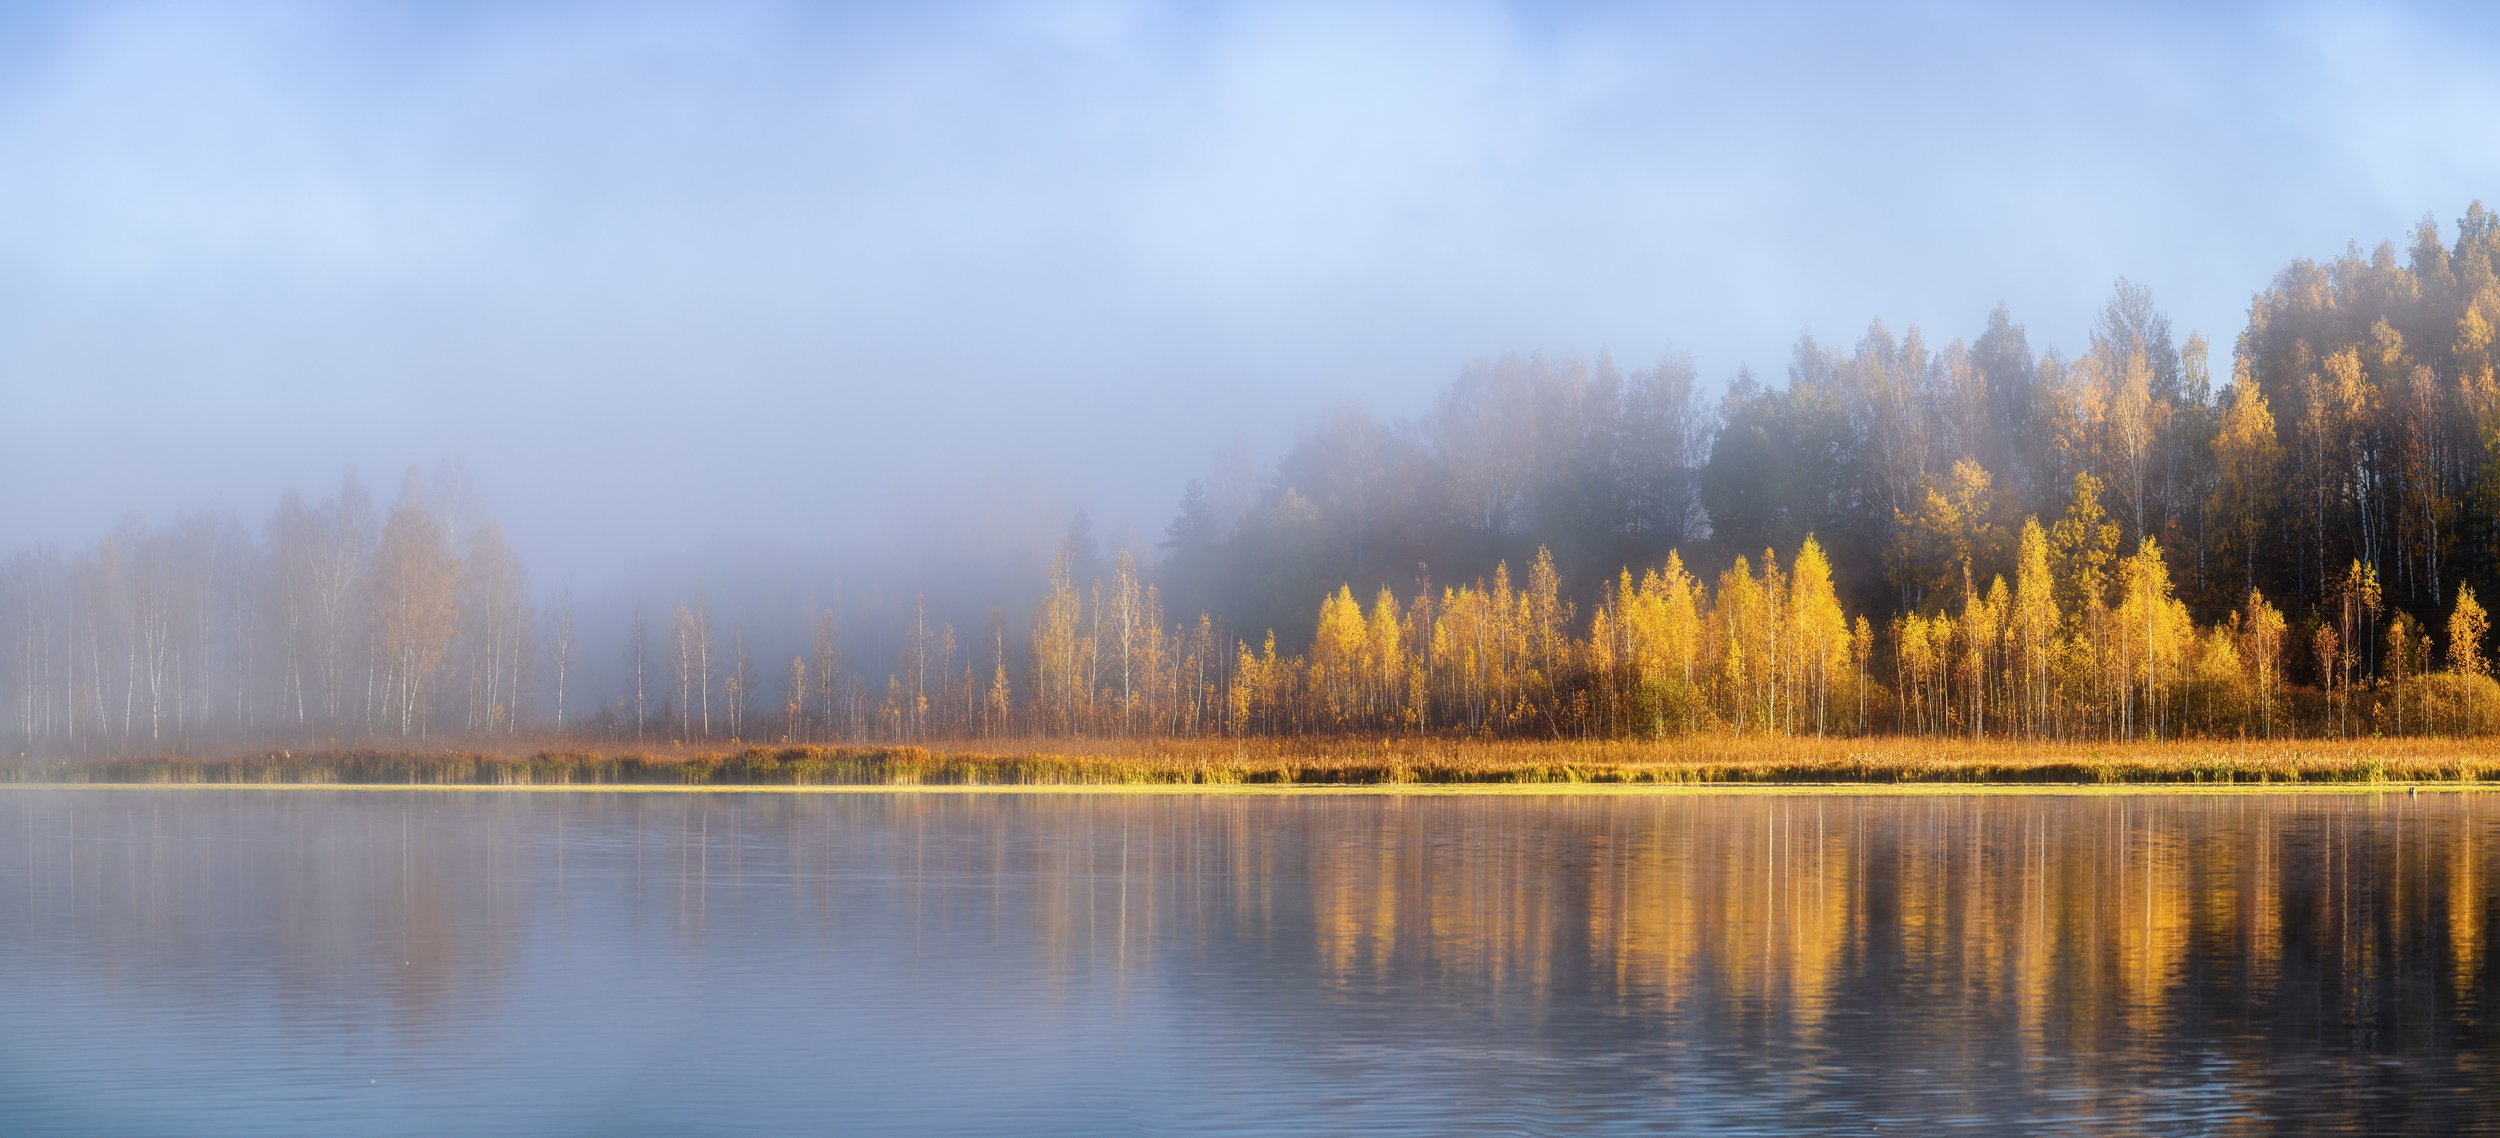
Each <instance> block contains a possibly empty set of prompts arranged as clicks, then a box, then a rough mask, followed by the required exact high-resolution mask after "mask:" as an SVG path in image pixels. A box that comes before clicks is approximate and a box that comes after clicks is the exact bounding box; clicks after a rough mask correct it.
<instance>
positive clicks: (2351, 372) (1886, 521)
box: [0, 203, 2500, 753]
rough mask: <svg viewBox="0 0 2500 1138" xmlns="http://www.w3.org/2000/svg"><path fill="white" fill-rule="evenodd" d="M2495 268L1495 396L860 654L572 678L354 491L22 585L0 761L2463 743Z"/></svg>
mask: <svg viewBox="0 0 2500 1138" xmlns="http://www.w3.org/2000/svg"><path fill="white" fill-rule="evenodd" d="M2496 260H2500V218H2495V217H2494V215H2493V214H2492V213H2491V212H2490V211H2488V210H2486V209H2485V208H2484V207H2483V206H2482V205H2481V204H2480V203H2476V204H2474V205H2472V206H2470V207H2469V208H2468V209H2467V210H2466V212H2465V215H2464V216H2463V217H2462V218H2461V219H2459V220H2458V222H2457V223H2456V225H2455V227H2454V232H2453V234H2451V235H2443V234H2442V231H2441V229H2440V227H2439V226H2438V225H2437V224H2436V223H2435V222H2434V221H2431V220H2429V219H2425V220H2424V221H2423V222H2422V223H2421V225H2420V226H2419V227H2418V228H2417V229H2416V230H2415V231H2414V232H2413V233H2412V234H2411V235H2410V236H2409V238H2408V239H2407V240H2406V242H2405V243H2404V245H2403V247H2402V248H2399V247H2398V246H2397V245H2395V244H2393V243H2387V244H2381V245H2379V246H2377V247H2376V248H2374V249H2371V250H2369V251H2368V252H2366V253H2365V252H2363V251H2362V250H2361V249H2359V248H2358V247H2354V248H2351V249H2348V250H2347V251H2346V252H2345V253H2344V254H2343V255H2342V256H2340V257H2337V258H2335V259H2333V260H2332V261H2328V262H2324V263H2320V262H2315V261H2309V260H2300V261H2295V262H2293V263H2291V264H2290V265H2288V266H2286V267H2285V268H2284V269H2283V270H2282V271H2281V272H2280V273H2279V274H2277V275H2276V277H2275V278H2274V280H2273V281H2271V282H2270V283H2268V284H2267V285H2266V286H2265V287H2264V288H2263V289H2261V290H2260V291H2258V292H2257V293H2256V294H2255V296H2254V297H2253V299H2252V301H2251V303H2250V306H2249V316H2248V322H2247V324H2246V326H2245V327H2244V328H2242V329H2240V330H2239V332H2238V334H2237V336H2236V337H2235V339H2234V340H2233V342H2232V344H2231V346H2230V351H2229V353H2228V361H2227V375H2226V376H2225V377H2224V378H2222V379H2221V380H2219V381H2217V379H2216V375H2215V371H2216V367H2217V361H2216V359H2215V358H2214V353H2213V350H2212V345H2211V344H2209V343H2208V341H2207V340H2205V339H2204V338H2203V337H2202V336H2201V335H2198V334H2196V333H2194V332H2190V333H2187V334H2186V335H2184V336H2180V335H2176V334H2174V330H2173V328H2172V327H2171V325H2170V322H2169V320H2168V318H2167V317H2166V316H2164V315H2163V314H2162V312H2161V311H2160V309H2159V308H2158V306H2157V305H2156V303H2155V299H2154V298H2153V297H2152V296H2151V294H2150V293H2148V292H2147V291H2146V290H2144V289H2142V288H2140V287H2137V286H2135V285H2133V284H2130V283H2127V282H2125V281H2121V282H2119V283H2118V285H2117V286H2116V288H2115V289H2114V291H2113V293H2112V295H2111V297H2110V298H2109V300H2108V302H2107V304H2106V305H2105V306H2104V307H2103V308H2102V309H2101V311H2100V312H2099V314H2098V316H2097V319H2096V320H2095V321H2094V322H2093V323H2092V326H2091V332H2090V335H2089V338H2088V341H2087V342H2086V343H2085V344H2084V345H2083V346H2082V350H2081V351H2079V352H2077V353H2075V354H2073V355H2071V356H2067V355H2061V354H2058V353H2054V352H2050V353H2042V352H2035V351H2034V350H2033V348H2032V347H2031V344H2030V342H2029V340H2028V338H2027V336H2026V333H2025V330H2024V327H2023V326H2022V325H2021V324H2020V323H2018V322H2017V321H2016V320H2015V319H2014V317H2013V315H2012V314H2011V313H2009V312H2007V311H2006V310H2005V309H2003V308H2002V307H2000V308H1998V309H1997V310H1996V311H1995V312H1993V313H1990V314H1989V315H1988V317H1987V318H1986V320H1985V321H1984V323H1983V324H1982V325H1981V326H1980V328H1979V329H1978V331H1977V334H1976V335H1975V336H1973V337H1971V338H1969V339H1967V340H1961V339H1957V340H1952V341H1949V342H1945V343H1942V344H1937V343H1933V342H1931V341H1930V340H1929V339H1928V337H1927V336H1926V335H1925V334H1924V333H1923V332H1922V331H1920V330H1919V329H1917V328H1908V329H1905V330H1903V331H1900V332H1898V333H1896V332H1894V331H1893V330H1892V329H1890V328H1888V327H1887V326H1885V325H1884V324H1882V323H1880V322H1878V323H1875V324H1873V325H1871V326H1870V327H1869V328H1868V330H1867V331H1866V333H1865V334H1864V335H1862V336H1860V337H1859V338H1858V339H1857V340H1856V341H1855V342H1854V343H1851V344H1848V345H1846V346H1836V345H1827V344H1824V343H1821V342H1818V341H1815V340H1813V339H1811V338H1808V339H1803V340H1801V341H1800V342H1799V343H1798V344H1797V346H1796V348H1795V351H1794V354H1793V356H1792V358H1791V360H1790V361H1789V364H1788V367H1787V375H1786V377H1785V379H1784V381H1782V382H1777V383H1770V382H1764V381H1763V380H1761V379H1759V378H1757V377H1755V376H1754V375H1752V374H1751V373H1749V372H1746V373H1739V374H1738V375H1737V376H1735V377H1734V378H1733V379H1732V380H1730V381H1729V382H1728V383H1727V384H1726V385H1725V386H1724V388H1723V389H1722V390H1721V391H1720V392H1719V393H1718V394H1716V395H1715V396H1714V395H1713V394H1712V393H1711V392H1710V391H1709V390H1708V389H1707V387H1706V385H1705V384H1704V383H1703V382H1702V381H1701V379H1700V377H1698V376H1697V375H1696V374H1695V371H1694V368H1693V367H1692V366H1691V364H1690V363H1689V362H1687V361H1685V360H1682V359H1680V358H1668V359H1664V360H1661V361H1658V362H1655V363H1654V364H1651V365H1649V366H1646V367H1632V368H1625V367H1622V366H1619V365H1618V364H1616V363H1615V362H1614V361H1612V360H1611V359H1608V358H1606V357H1603V356H1601V357H1598V358H1597V359H1596V360H1594V361H1588V360H1582V359H1579V358H1574V357H1564V356H1547V355H1532V356H1520V357H1505V358H1501V359H1497V360H1491V361H1486V362H1484V363H1481V364H1478V365H1475V366H1472V367H1470V368H1468V369H1466V370H1465V371H1464V372H1463V373H1462V374H1461V375H1460V376H1459V377H1458V378H1457V379H1456V380H1455V381H1454V382H1453V383H1452V384H1451V385H1450V386H1449V387H1448V389H1447V390H1446V391H1444V392H1443V393H1442V395H1441V396H1440V398H1439V399H1438V400H1437V402H1436V403H1435V404H1434V405H1433V406H1432V407H1431V408H1430V409H1429V410H1428V411H1426V412H1425V413H1423V414H1421V415H1418V416H1416V417H1414V418H1412V419H1409V420H1405V421H1400V422H1389V421H1384V420H1381V419H1379V418H1377V417H1375V416H1374V415H1372V414H1371V413H1370V412H1368V411H1365V410H1363V409H1361V408H1351V407H1350V408H1345V409H1341V410H1339V411H1337V412H1334V413H1331V414H1329V415H1327V416H1324V417H1322V418H1320V419H1318V420H1316V421H1314V422H1313V423H1312V424H1311V425H1310V426H1309V427H1308V428H1307V429H1306V430H1305V431H1304V432H1303V433H1302V434H1301V436H1300V437H1299V438H1298V439H1297V440H1296V441H1295V442H1294V444H1293V445H1292V446H1291V447H1290V448H1289V449H1288V450H1287V451H1286V452H1285V453H1284V455H1283V456H1282V457H1281V458H1280V459H1279V460H1278V461H1277V463H1276V464H1275V466H1274V468H1273V470H1272V471H1271V472H1270V473H1269V474H1268V475H1267V477H1266V478H1265V479H1264V480H1263V481H1262V482H1261V483H1259V484H1258V485H1257V486H1255V487H1251V488H1248V492H1244V490H1245V488H1243V487H1241V486H1238V485H1234V486H1225V487H1215V486H1213V485H1211V484H1209V483H1198V482H1193V483H1192V484H1190V485H1189V486H1188V487H1187V488H1186V489H1185V490H1184V491H1183V492H1182V494H1181V496H1180V507H1179V510H1178V512H1177V515H1176V516H1175V517H1174V518H1173V519H1172V521H1171V523H1170V525H1169V528H1168V531H1167V533H1166V535H1165V537H1164V540H1163V541H1162V542H1161V543H1160V545H1159V547H1158V548H1156V549H1153V550H1146V549H1132V550H1119V551H1115V552H1113V553H1111V554H1109V555H1106V554H1105V553H1104V552H1103V551H1102V550H1100V549H1099V548H1097V547H1096V545H1095V543H1094V541H1093V539H1092V537H1091V536H1090V533H1089V532H1088V531H1087V530H1086V529H1085V528H1084V527H1083V526H1082V524H1081V522H1080V524H1079V525H1078V526H1076V527H1074V528H1072V530H1071V533H1070V536H1069V539H1068V541H1067V542H1066V543H1065V544H1064V545H1063V547H1062V548H1061V549H1059V550H1058V551H1057V553H1056V554H1055V556H1054V557H1053V558H1052V559H1051V562H1050V568H1049V571H1048V573H1047V575H1046V576H1044V577H1043V578H1042V579H1041V580H1039V581H1037V587H1038V592H1039V596H1038V598H1036V597H1034V596H1031V595H1028V596H1025V597H1021V598H1019V597H1004V596H1002V597H995V598H959V597H948V598H935V600H936V601H938V602H939V603H938V604H936V605H934V606H933V605H932V604H930V603H929V601H930V600H931V599H930V598H923V599H920V600H916V601H915V602H914V603H913V604H912V605H911V606H910V613H909V615H908V617H905V618H900V619H887V620H885V621H884V622H883V624H882V625H880V626H879V627H876V628H873V629H868V630H864V631H863V630H862V629H859V628H856V627H853V628H846V627H845V623H846V622H845V621H844V620H842V619H837V616H836V614H835V613H834V612H833V611H831V610H830V609H827V610H824V611H815V612H810V613H809V614H807V619H805V620H802V621H797V622H791V623H789V624H788V625H787V626H779V627H747V626H743V625H740V626H733V627H729V628H722V627H719V625H720V623H721V622H720V621H718V620H716V619H715V618H714V617H713V615H712V613H711V608H710V606H709V605H708V604H707V603H706V602H705V600H704V598H703V596H702V595H701V594H699V593H698V594H696V595H692V596H685V597H650V598H645V599H644V600H645V603H642V604H637V605H636V606H635V607H634V610H633V615H632V619H631V623H630V626H629V627H621V628H617V629H611V630H603V631H599V632H593V630H582V631H583V632H584V633H585V636H584V637H582V638H581V641H582V642H593V641H595V642H598V643H600V644H602V645H603V646H608V645H612V646H613V647H612V648H611V647H603V648H602V649H601V652H600V659H599V661H598V663H597V664H596V666H590V667H586V666H585V665H584V663H583V661H582V660H581V659H580V658H579V657H578V656H577V653H576V650H575V649H576V644H577V637H576V629H575V627H574V616H573V611H572V608H571V605H570V603H569V602H567V601H563V600H560V599H551V598H534V597H533V596H532V594H531V592H530V589H529V585H528V579H527V576H526V573H525V571H524V569H523V567H522V565H521V563H520V561H519V558H518V557H517V555H516V554H515V553H514V552H513V550H512V548H511V546H510V545H509V544H508V543H507V542H506V540H505V537H504V535H503V532H502V531H501V529H500V528H499V527H498V526H497V525H496V524H495V523H494V522H493V521H492V520H491V519H489V518H486V517H484V516H483V515H482V514H481V513H480V512H479V511H478V510H476V509H475V507H474V505H473V499H471V498H469V497H467V496H464V495H462V494H458V493H447V492H445V491H444V490H443V489H442V488H440V487H429V486H427V485H425V484H424V483H423V482H422V481H421V480H418V479H415V478H414V477H413V476H412V478H411V479H410V481H409V482H408V483H407V485H406V486H404V487H403V488H402V490H401V492H400V494H399V495H398V497H397V499H396V500H395V501H394V502H393V503H392V504H391V505H390V506H389V507H388V508H387V509H385V508H383V507H381V506H380V505H379V504H378V503H377V502H376V501H375V500H374V499H373V497H372V496H371V495H370V493H369V492H367V491H366V490H364V489H363V488H362V487H360V486H358V485H357V484H355V483H354V482H353V481H352V480H350V481H349V482H348V483H347V484H345V485H344V486H342V488H341V489H340V490H339V491H338V492H337V493H335V494H334V495H332V496H330V497H328V498H324V499H321V500H319V501H307V500H305V499H303V498H301V497H300V496H297V495H293V494H290V495H288V496H287V498H286V499H285V500H284V501H282V502H281V503H280V504H279V505H278V507H277V509H276V510H275V511H274V513H273V514H272V515H270V516H269V517H268V518H267V519H266V521H265V522H264V523H262V524H260V525H258V526H250V525H246V524H244V523H243V522H242V521H240V520H239V519H237V518H234V517H232V516H210V517H195V518H187V519H183V520H179V521H176V522H174V523H173V524H171V525H166V526H156V527H150V526H146V525H141V524H138V523H129V524H125V525H124V526H123V527H121V528H119V529H117V530H115V531H114V532H112V533H111V534H109V535H108V536H106V537H105V538H103V539H102V540H100V541H98V542H97V543H95V544H94V545H93V546H91V547H89V548H87V549H84V550H78V551H74V552H63V551H61V550H58V549H52V548H38V549H32V550H26V551H22V552H19V553H17V554H16V555H14V556H13V557H12V558H11V559H10V560H8V561H7V562H6V563H5V565H0V649H4V650H5V654H4V655H0V692H4V693H6V696H7V701H6V704H5V705H4V706H0V738H6V739H8V740H10V741H12V742H13V743H15V745H16V749H17V750H19V751H21V752H55V751H58V752H79V753H105V752H127V751H133V750H151V751H161V750H170V749H177V748H181V747H186V746H197V745H202V744H205V743H208V742H212V741H220V740H245V739H248V740H286V739H294V738H306V739H327V740H339V739H369V738H390V737H410V736H419V735H492V734H499V733H500V734H513V733H520V732H538V731H555V732H560V733H577V734H579V733H587V734H590V735H595V736H598V737H603V738H610V739H633V740H652V739H676V740H703V739H721V740H728V739H743V740H762V739H776V738H777V739H790V740H799V741H819V740H831V739H868V738H886V739H904V740H909V739H921V738H932V737H938V736H950V735H951V736H970V735H985V736H986V735H1011V734H1058V733H1064V734H1104V735H1140V736H1153V735H1201V734H1254V733H1265V734H1313V733H1358V734H1359V733H1387V732H1417V733H1444V734H1465V735H1526V736H1539V737H1561V738H1569V737H1578V736H1598V735H1603V736H1651V735H1662V734H1679V733H1690V732H1702V731H1737V732H1790V733H1811V734H1839V733H1875V732H1904V733H1918V734H1963V735H1970V736H1974V737H1975V736H1987V735H2001V736H2012V737H2018V738H2058V739H2078V738H2081V739H2099V738H2110V739H2131V738H2174V737H2180V736H2207V737H2223V736H2237V737H2246V736H2258V735H2277V734H2317V735H2332V736H2349V735H2359V734H2368V733H2371V732H2379V733H2417V732H2437V733H2477V732H2483V731H2488V730H2491V729H2492V728H2493V727H2494V726H2495V725H2500V685H2495V684H2494V683H2493V682H2492V680H2491V679H2490V678H2489V675H2488V673H2489V671H2490V669H2489V666H2488V664H2487V662H2486V651H2487V649H2488V643H2487V641H2488V633H2489V622H2488V617H2487V614H2486V612H2485V610H2484V609H2483V607H2482V603H2481V601H2480V600H2479V598H2480V597H2485V596H2489V595H2491V593H2492V590H2493V588H2494V587H2495V577H2496V576H2500V525H2496V524H2495V522H2500V382H2495V378H2494V366H2495V357H2494V350H2493V337H2494V326H2495V324H2500V275H2496V273H2495V261H2496ZM979 608H988V609H989V610H990V611H991V616H990V618H989V619H988V620H987V621H986V622H984V623H983V624H982V625H980V626H975V627H965V628H958V627H956V626H955V625H954V624H953V623H952V622H950V621H948V620H946V619H943V618H941V617H936V616H933V615H932V614H933V612H936V611H947V612H957V611H965V610H967V609H979ZM846 637H848V638H849V642H850V644H851V645H852V647H853V648H854V649H857V647H858V646H859V645H862V644H873V645H875V646H876V647H877V650H876V651H873V652H859V651H856V650H855V651H853V652H852V653H850V654H847V655H846V652H845V643H846ZM862 656H868V657H872V658H866V659H863V658H861V657H862ZM588 675H595V676H597V677H599V678H600V680H599V683H598V684H597V686H596V687H595V688H591V689H585V688H584V686H583V684H582V679H583V677H585V676H588Z"/></svg>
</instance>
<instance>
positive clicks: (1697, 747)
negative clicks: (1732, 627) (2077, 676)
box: [0, 736, 2500, 787]
mask: <svg viewBox="0 0 2500 1138" xmlns="http://www.w3.org/2000/svg"><path fill="white" fill-rule="evenodd" d="M0 778H5V779H9V780H14V781H18V782H49V783H120V784H186V783H202V784H224V785H235V784H292V785H305V784H311V785H321V784H340V785H392V784H398V785H416V786H646V787H647V786H686V787H706V786H711V787H717V786H1120V785H1133V786H1148V785H1155V786H1175V785H1193V786H1218V787H1220V786H1318V787H1325V786H1375V785H1408V784H1412V785H1436V784H1438V785H1481V784H1514V785H1551V784H1571V783H1585V784H1593V785H1604V784H1617V785H1621V784H1671V785H1766V784H1783V783H1787V784H1835V783H1837V784H1947V785H1952V784H1964V785H1976V784H2085V785H2128V784H2184V785H2241V784H2255V785H2265V784H2324V783H2377V782H2398V783H2458V784H2463V783H2479V782H2484V781H2486V780H2490V781H2500V748H2495V747H2494V746H2493V745H2492V744H2491V742H2490V741H2487V740H2482V739H2363V740H2342V741H2320V740H2301V741H2281V742H2265V741H2245V742H2243V741H2232V742H2208V741H2185V742H2165V743H2091V744H2058V743H2024V742H2015V741H1998V740H1980V741H1970V740H1959V741H1949V740H1938V739H1918V738H1898V737H1895V738H1854V739H1811V738H1790V737H1776V736H1697V737H1692V738H1685V739H1674V740H1664V741H1656V742H1635V741H1588V742H1577V741H1568V740H1553V741H1504V740H1476V739H1438V738H1428V737H1427V738H1417V737H1403V736H1402V737H1386V738H1338V739H1251V740H1231V739H1065V738H1053V739H1028V740H1005V741H1001V740H982V741H967V742H960V743H941V744H930V745H925V746H856V745H844V746H788V745H781V746H733V747H700V746H669V747H658V748H628V749H617V750H600V749H592V748H584V747H581V746H578V745H571V746H567V745H549V746H535V747H533V746H509V747H480V748H445V749H408V748H395V747H382V746H374V747H361V748H342V749H333V750H314V751H302V752H298V751H294V750H268V751H258V752H251V753H242V754H229V755H219V756H186V755H154V756H126V757H116V758H82V759H62V760H51V761H20V762H18V763H16V764H13V765H10V766H8V767H5V768H0Z"/></svg>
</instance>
